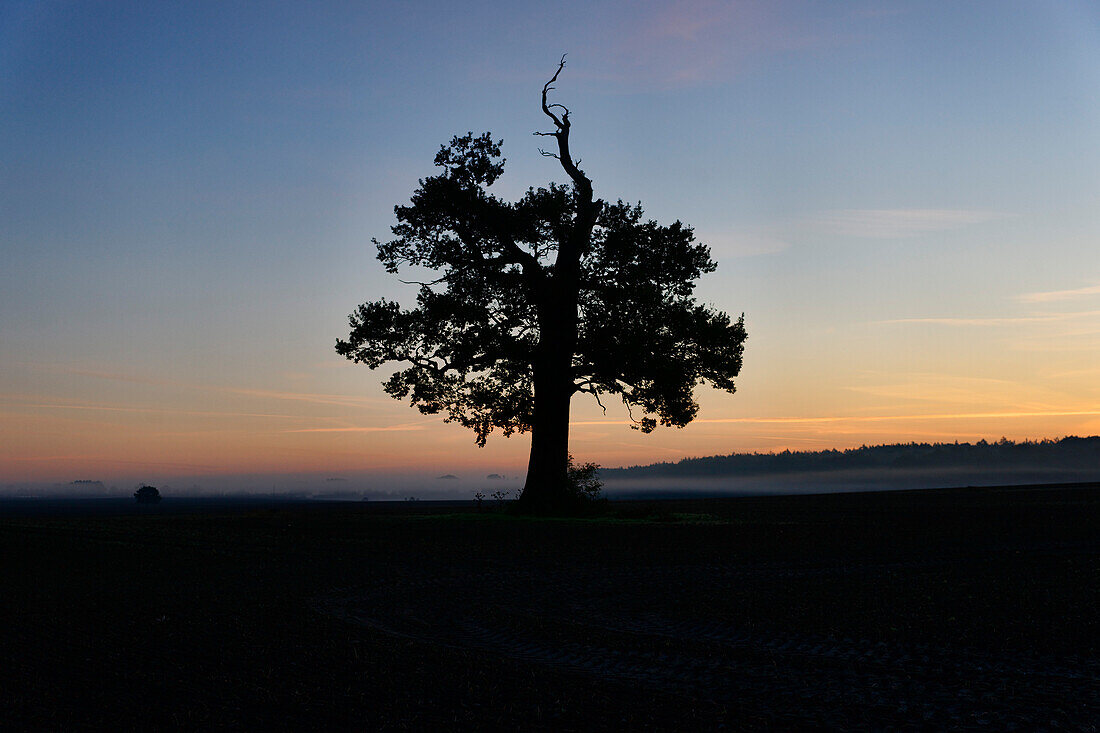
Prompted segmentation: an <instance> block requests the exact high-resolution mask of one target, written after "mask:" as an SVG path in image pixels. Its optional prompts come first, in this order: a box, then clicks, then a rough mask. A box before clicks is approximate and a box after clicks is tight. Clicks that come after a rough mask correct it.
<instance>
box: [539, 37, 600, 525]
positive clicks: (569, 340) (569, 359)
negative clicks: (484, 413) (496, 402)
mask: <svg viewBox="0 0 1100 733" xmlns="http://www.w3.org/2000/svg"><path fill="white" fill-rule="evenodd" d="M563 68H565V56H564V55H563V56H562V57H561V61H560V62H558V70H557V72H556V73H555V74H554V76H553V77H552V78H551V79H550V81H548V82H546V84H544V85H543V87H542V111H543V113H544V114H545V115H546V116H547V117H549V118H550V119H551V120H553V121H554V127H555V131H554V132H552V133H542V132H537V133H535V134H536V135H543V136H548V137H553V138H554V139H555V140H557V142H558V154H557V155H552V156H551V157H554V158H557V159H558V162H560V163H561V166H562V168H563V169H564V170H565V172H566V173H567V174H569V178H570V179H571V180H572V181H573V191H574V195H575V196H576V205H577V212H576V214H575V215H574V217H573V225H572V227H571V228H570V231H569V235H568V236H567V237H566V238H565V240H564V241H562V242H560V243H559V246H558V256H557V259H556V260H555V262H554V267H553V268H552V271H551V273H550V276H549V277H548V278H545V279H542V280H540V281H539V286H540V287H541V289H542V290H541V292H540V293H538V294H537V295H536V298H537V300H538V304H537V308H538V321H539V344H538V346H537V347H536V351H535V359H534V363H533V364H532V367H533V369H534V373H533V375H532V376H533V380H534V389H535V405H534V413H535V414H534V416H533V419H532V424H531V460H530V462H529V463H528V464H527V482H526V483H525V485H524V487H523V494H521V495H520V505H521V506H522V507H523V508H524V509H526V510H528V511H536V512H554V511H557V510H566V511H568V509H569V508H570V507H571V506H572V505H573V504H574V503H575V502H576V497H575V496H574V494H573V492H572V490H571V487H570V486H569V400H570V399H571V398H572V397H573V393H574V392H575V391H576V385H575V383H574V381H573V354H574V353H575V352H576V350H577V322H578V312H577V310H578V300H579V298H578V294H579V292H580V285H579V283H580V262H581V255H582V253H584V252H586V251H587V250H588V248H589V245H590V243H591V241H592V229H593V227H595V225H596V218H597V216H598V215H599V213H600V207H601V206H602V202H598V201H595V200H594V199H593V195H592V181H590V180H589V179H588V177H587V176H586V175H585V174H584V172H583V171H581V169H580V168H578V167H577V165H576V163H574V162H573V157H572V155H570V153H569V127H570V125H569V110H568V109H566V108H565V107H564V106H563V105H560V104H555V105H550V104H548V103H547V101H546V94H547V92H549V91H550V90H551V89H552V88H553V87H552V86H551V85H552V84H553V83H554V82H555V81H557V78H558V74H560V73H561V70H562V69H563ZM554 109H561V110H562V114H561V116H560V117H559V116H558V115H556V114H555V113H554V111H553V110H554ZM545 154H546V153H544V155H545Z"/></svg>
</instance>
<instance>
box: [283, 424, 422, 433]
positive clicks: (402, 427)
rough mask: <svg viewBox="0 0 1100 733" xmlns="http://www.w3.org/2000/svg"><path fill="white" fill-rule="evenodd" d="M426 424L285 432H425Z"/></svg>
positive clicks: (305, 429)
mask: <svg viewBox="0 0 1100 733" xmlns="http://www.w3.org/2000/svg"><path fill="white" fill-rule="evenodd" d="M424 429H425V425H424V423H405V424H402V425H385V426H354V427H343V428H302V429H300V430H284V431H282V432H284V433H402V432H409V431H414V430H424Z"/></svg>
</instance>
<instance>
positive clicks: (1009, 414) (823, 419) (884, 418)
mask: <svg viewBox="0 0 1100 733" xmlns="http://www.w3.org/2000/svg"><path fill="white" fill-rule="evenodd" d="M1094 416H1100V406H1098V407H1095V408H1090V409H1085V410H1027V411H1004V412H941V413H918V414H915V415H838V416H818V417H719V418H710V419H699V420H694V421H693V424H694V423H704V424H706V423H714V424H738V423H743V424H748V425H800V424H827V423H853V422H856V423H866V422H894V421H905V420H984V419H993V418H996V419H1012V418H1028V417H1094ZM569 424H570V425H630V424H631V422H630V421H629V420H579V421H577V422H571V423H569Z"/></svg>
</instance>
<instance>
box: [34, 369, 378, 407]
mask: <svg viewBox="0 0 1100 733" xmlns="http://www.w3.org/2000/svg"><path fill="white" fill-rule="evenodd" d="M33 366H34V367H35V368H37V369H45V370H49V371H54V372H57V373H61V374H71V375H74V376H82V377H93V378H96V379H108V380H112V381H118V382H129V383H133V384H147V385H150V386H154V387H168V388H173V389H186V390H198V391H202V392H220V393H223V394H235V395H241V396H243V397H257V398H261V399H273V400H287V401H293V402H308V403H312V404H317V405H337V406H340V407H368V406H377V405H387V406H390V405H392V404H393V403H392V402H390V401H389V400H385V399H379V398H377V397H359V396H356V395H342V394H326V393H316V392H293V391H285V390H267V389H252V388H244V387H232V386H220V385H209V384H196V383H191V382H181V381H177V380H172V379H161V378H156V377H146V376H143V375H140V374H130V373H126V372H113V371H102V370H95V369H83V368H79V367H64V366H61V367H59V366H56V365H33Z"/></svg>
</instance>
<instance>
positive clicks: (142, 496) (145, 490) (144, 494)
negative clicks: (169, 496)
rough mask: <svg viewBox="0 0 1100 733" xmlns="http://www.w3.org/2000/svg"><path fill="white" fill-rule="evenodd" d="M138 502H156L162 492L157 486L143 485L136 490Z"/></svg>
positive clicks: (135, 496)
mask: <svg viewBox="0 0 1100 733" xmlns="http://www.w3.org/2000/svg"><path fill="white" fill-rule="evenodd" d="M134 499H136V500H137V503H138V504H156V503H158V502H159V501H160V492H159V491H157V487H156V486H142V487H141V488H140V489H138V490H137V491H135V492H134Z"/></svg>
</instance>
